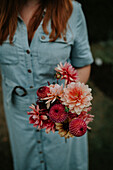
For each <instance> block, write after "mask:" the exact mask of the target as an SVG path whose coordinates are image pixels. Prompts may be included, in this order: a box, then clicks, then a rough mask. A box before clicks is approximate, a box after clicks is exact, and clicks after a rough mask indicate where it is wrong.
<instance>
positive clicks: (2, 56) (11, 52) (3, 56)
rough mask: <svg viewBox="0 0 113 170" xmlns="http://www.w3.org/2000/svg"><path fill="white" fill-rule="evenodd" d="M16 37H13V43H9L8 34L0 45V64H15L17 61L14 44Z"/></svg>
mask: <svg viewBox="0 0 113 170" xmlns="http://www.w3.org/2000/svg"><path fill="white" fill-rule="evenodd" d="M15 42H16V37H15V36H14V37H13V44H10V41H9V36H8V37H7V39H6V41H4V42H3V44H2V45H0V64H7V65H15V64H17V63H18V62H19V59H18V55H17V47H16V46H15Z"/></svg>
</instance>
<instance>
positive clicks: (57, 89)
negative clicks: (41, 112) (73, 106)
mask: <svg viewBox="0 0 113 170" xmlns="http://www.w3.org/2000/svg"><path fill="white" fill-rule="evenodd" d="M49 90H50V92H49V93H48V94H47V97H45V98H43V99H42V100H47V101H46V104H47V108H48V109H49V107H50V103H53V102H54V101H55V100H56V99H57V98H58V97H61V95H62V93H63V84H62V85H61V86H60V85H58V84H51V85H50V86H49Z"/></svg>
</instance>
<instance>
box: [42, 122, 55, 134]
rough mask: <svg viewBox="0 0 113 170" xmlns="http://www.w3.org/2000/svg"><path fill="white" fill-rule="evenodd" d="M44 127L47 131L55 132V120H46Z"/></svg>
mask: <svg viewBox="0 0 113 170" xmlns="http://www.w3.org/2000/svg"><path fill="white" fill-rule="evenodd" d="M42 127H43V129H46V130H45V132H46V133H49V132H50V131H52V132H53V133H55V123H54V122H53V121H51V120H50V119H48V120H46V121H44V123H43V126H42Z"/></svg>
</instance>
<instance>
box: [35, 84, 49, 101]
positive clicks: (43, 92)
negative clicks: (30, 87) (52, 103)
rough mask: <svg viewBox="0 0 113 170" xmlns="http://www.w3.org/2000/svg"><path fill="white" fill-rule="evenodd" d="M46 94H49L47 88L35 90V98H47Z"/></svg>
mask: <svg viewBox="0 0 113 170" xmlns="http://www.w3.org/2000/svg"><path fill="white" fill-rule="evenodd" d="M47 93H49V87H47V86H42V87H40V88H39V89H38V90H37V96H38V97H39V98H44V97H47Z"/></svg>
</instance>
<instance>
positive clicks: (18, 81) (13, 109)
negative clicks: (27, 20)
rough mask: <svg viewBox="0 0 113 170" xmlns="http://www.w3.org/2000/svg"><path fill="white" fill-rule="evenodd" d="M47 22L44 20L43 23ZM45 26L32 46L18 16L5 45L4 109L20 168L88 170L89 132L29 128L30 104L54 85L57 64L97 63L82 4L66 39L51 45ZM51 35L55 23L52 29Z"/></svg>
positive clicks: (0, 52)
mask: <svg viewBox="0 0 113 170" xmlns="http://www.w3.org/2000/svg"><path fill="white" fill-rule="evenodd" d="M42 22H43V21H42ZM42 22H41V24H40V26H39V27H38V29H37V30H36V32H35V35H34V38H33V40H32V42H31V44H30V46H29V44H28V36H27V29H26V26H25V24H24V22H23V21H22V19H21V18H20V17H19V18H18V26H17V30H16V33H15V35H14V38H13V44H14V45H10V44H9V39H8V38H7V40H6V41H5V42H4V43H3V45H2V46H0V68H1V75H2V88H3V100H4V109H5V114H6V120H7V124H8V130H9V136H10V142H11V150H12V155H13V161H14V169H15V170H87V169H88V152H87V149H88V148H87V134H86V135H84V136H82V137H79V138H76V137H74V138H72V139H69V140H68V142H67V143H65V140H64V138H61V137H60V136H59V135H58V132H55V134H53V133H50V134H46V133H45V132H44V130H42V131H37V130H36V129H35V128H33V125H31V124H29V116H28V115H27V111H30V109H29V106H30V105H31V103H35V101H36V98H37V97H36V91H37V89H38V88H39V87H40V86H43V85H47V81H50V83H52V82H53V81H54V73H55V71H54V68H55V67H56V66H57V64H58V63H60V62H62V63H65V62H66V61H68V62H71V63H72V65H73V66H75V67H83V66H85V65H89V64H91V63H92V62H93V58H92V55H91V52H90V47H89V43H88V37H87V28H86V22H85V18H84V14H83V12H82V9H81V5H80V4H79V3H77V2H73V13H72V15H71V17H70V19H69V21H68V25H67V34H66V37H67V41H66V42H65V41H64V40H63V38H61V39H60V38H58V39H57V40H56V41H55V42H52V43H51V42H49V35H46V34H45V33H44V32H43V29H42ZM48 30H49V33H50V32H51V22H49V25H48Z"/></svg>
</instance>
